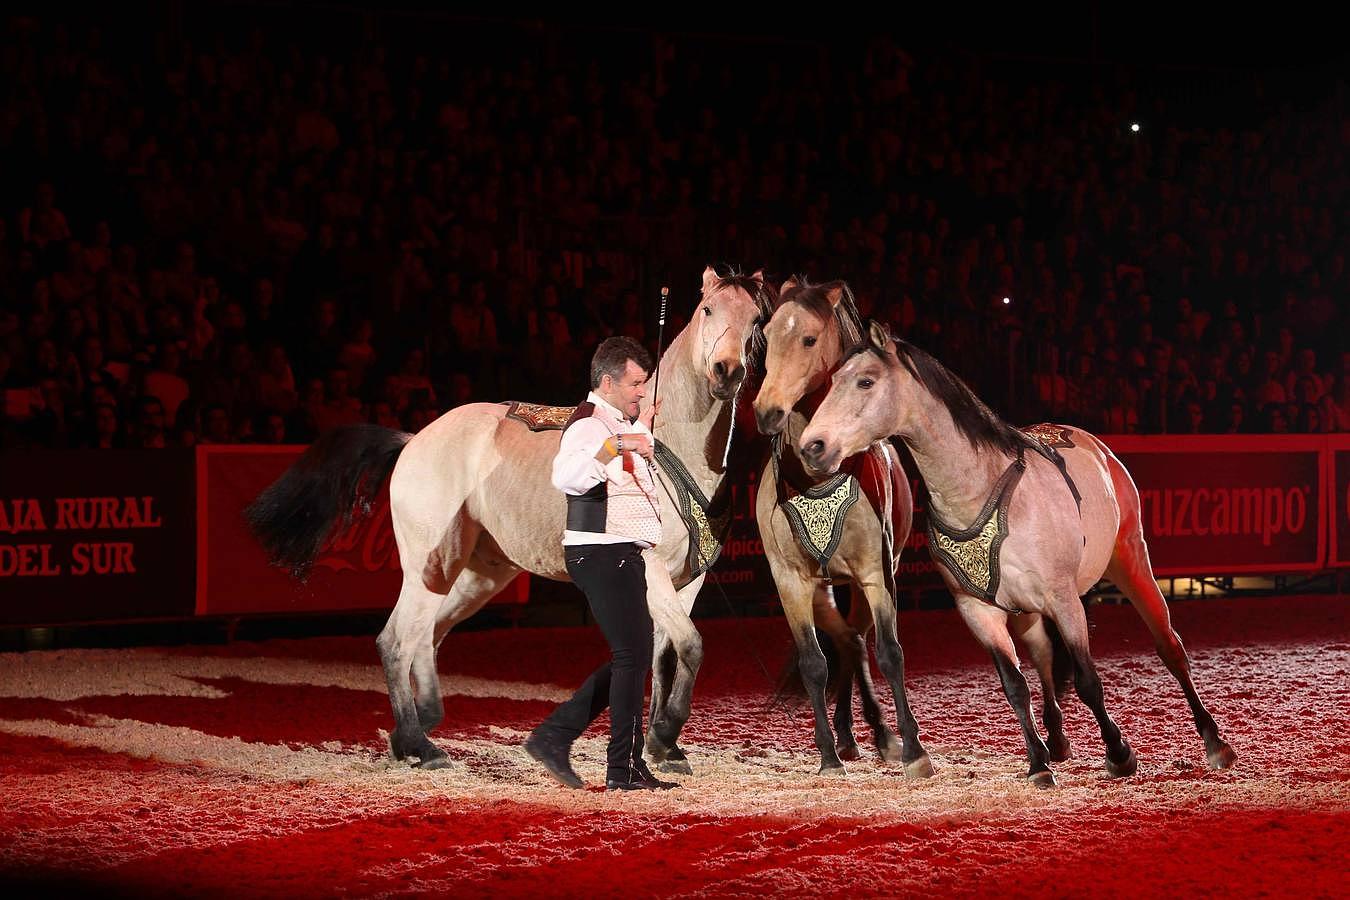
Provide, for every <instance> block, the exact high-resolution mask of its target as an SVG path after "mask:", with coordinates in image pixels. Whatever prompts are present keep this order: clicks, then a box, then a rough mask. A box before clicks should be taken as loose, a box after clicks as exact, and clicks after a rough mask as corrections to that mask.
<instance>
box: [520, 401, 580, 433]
mask: <svg viewBox="0 0 1350 900" xmlns="http://www.w3.org/2000/svg"><path fill="white" fill-rule="evenodd" d="M576 409H577V408H576V407H575V406H542V405H540V404H538V403H524V402H522V401H520V400H512V401H511V403H510V405H509V408H508V409H507V410H506V417H507V418H508V419H515V420H516V421H517V422H524V423H525V425H526V426H527V427H528V428H529V429H530V430H531V431H558V430H560V429H561V428H562V427H563V426H564V425H566V424H567V420H568V419H570V418H572V413H574V412H576Z"/></svg>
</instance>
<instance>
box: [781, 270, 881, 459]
mask: <svg viewBox="0 0 1350 900" xmlns="http://www.w3.org/2000/svg"><path fill="white" fill-rule="evenodd" d="M779 296H780V297H781V302H780V304H779V306H778V309H777V310H776V311H775V312H774V314H773V317H772V318H771V319H770V320H769V323H768V325H766V326H765V327H764V339H765V341H766V344H767V347H766V350H765V362H764V368H765V376H764V383H763V384H762V385H760V388H759V393H758V394H757V395H756V396H755V419H756V420H757V422H758V424H759V430H760V432H761V433H762V434H777V433H778V432H780V431H782V430H783V428H784V426H786V424H787V420H788V413H790V412H791V411H792V409H793V407H795V406H796V405H797V403H798V402H800V401H801V399H802V398H803V397H806V396H809V395H811V394H813V393H815V392H816V391H819V390H821V389H822V388H824V387H825V385H826V384H827V383H828V382H829V379H830V373H831V372H833V371H834V370H835V368H836V367H837V366H838V365H839V363H840V362H841V361H842V360H843V358H844V354H845V353H846V352H847V351H848V349H849V348H851V347H852V346H853V345H854V344H856V343H857V342H858V341H859V340H860V339H861V337H862V327H861V322H860V321H859V319H858V313H857V309H856V307H854V305H853V296H852V294H851V293H850V292H849V289H848V285H847V284H845V283H844V282H842V281H830V282H826V283H824V284H818V285H815V284H810V283H808V282H807V281H806V280H805V279H802V280H798V279H796V278H789V279H788V280H787V281H786V282H784V283H783V287H782V289H781V290H780V292H779Z"/></svg>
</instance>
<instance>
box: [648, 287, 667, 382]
mask: <svg viewBox="0 0 1350 900" xmlns="http://www.w3.org/2000/svg"><path fill="white" fill-rule="evenodd" d="M668 299H670V288H668V287H666V286H665V285H664V284H663V285H661V315H660V316H658V317H657V319H656V375H655V376H653V381H652V404H653V405H655V403H656V398H657V396H659V395H658V393H657V392H658V391H659V390H660V389H661V350H662V349H663V348H664V347H665V332H666V301H667V300H668Z"/></svg>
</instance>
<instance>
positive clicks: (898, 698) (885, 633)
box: [863, 573, 935, 778]
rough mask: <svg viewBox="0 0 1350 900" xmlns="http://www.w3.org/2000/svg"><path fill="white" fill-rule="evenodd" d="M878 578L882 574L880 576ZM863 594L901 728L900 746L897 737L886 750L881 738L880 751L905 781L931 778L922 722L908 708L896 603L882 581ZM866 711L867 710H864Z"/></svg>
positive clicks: (870, 581)
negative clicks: (902, 770)
mask: <svg viewBox="0 0 1350 900" xmlns="http://www.w3.org/2000/svg"><path fill="white" fill-rule="evenodd" d="M877 574H878V576H879V575H880V573H877ZM865 585H866V586H865V587H864V589H863V590H864V593H866V595H867V605H868V607H869V608H870V609H871V613H872V618H873V619H874V620H875V621H876V628H877V637H876V651H877V667H878V668H880V669H881V674H882V675H883V676H884V677H885V678H886V683H887V684H888V685H890V688H891V696H892V697H894V698H895V720H896V722H897V723H898V724H899V726H900V746H899V748H898V750H897V748H896V747H895V746H894V744H895V736H894V735H891V736H890V742H889V743H888V745H887V746H886V747H885V748H883V747H882V746H881V743H880V740H881V737H880V735H878V743H877V749H878V750H880V751H881V756H882V758H883V759H885V760H886V761H887V762H900V763H901V764H903V765H904V767H905V777H906V778H928V777H930V776H931V775H933V774H934V771H935V770H934V769H933V762H932V760H930V759H929V758H928V751H926V750H924V748H923V744H922V743H921V742H920V741H919V722H918V720H917V719H915V718H914V711H913V710H912V709H910V706H909V695H908V694H907V693H906V691H905V651H904V650H903V649H901V647H900V635H899V623H898V620H897V616H896V612H895V601H894V600H892V599H891V594H890V592H889V591H888V590H887V589H886V588H885V586H884V582H882V581H881V580H880V579H879V577H878V579H877V580H873V579H870V578H869V579H868V580H867V581H866V582H865ZM864 709H865V708H864Z"/></svg>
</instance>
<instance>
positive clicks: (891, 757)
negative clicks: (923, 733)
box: [877, 741, 928, 763]
mask: <svg viewBox="0 0 1350 900" xmlns="http://www.w3.org/2000/svg"><path fill="white" fill-rule="evenodd" d="M877 755H878V756H880V757H881V761H882V762H884V763H903V762H904V761H905V756H904V753H903V752H902V751H901V750H900V744H899V742H897V741H887V742H885V743H878V744H877ZM924 758H925V759H927V758H928V757H926V756H925V757H924Z"/></svg>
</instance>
